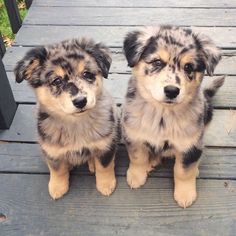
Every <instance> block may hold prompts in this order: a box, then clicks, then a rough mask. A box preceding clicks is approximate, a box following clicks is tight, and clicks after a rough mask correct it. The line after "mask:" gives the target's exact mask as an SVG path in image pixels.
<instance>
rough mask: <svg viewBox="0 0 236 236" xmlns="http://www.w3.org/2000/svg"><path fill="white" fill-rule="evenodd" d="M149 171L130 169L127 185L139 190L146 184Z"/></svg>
mask: <svg viewBox="0 0 236 236" xmlns="http://www.w3.org/2000/svg"><path fill="white" fill-rule="evenodd" d="M146 180H147V171H146V170H145V169H144V170H143V169H139V168H131V167H129V169H128V171H127V183H128V185H129V186H130V187H131V188H139V187H141V186H142V185H144V184H145V183H146Z"/></svg>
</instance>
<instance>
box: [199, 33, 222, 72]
mask: <svg viewBox="0 0 236 236" xmlns="http://www.w3.org/2000/svg"><path fill="white" fill-rule="evenodd" d="M195 37H196V42H197V44H198V47H199V49H200V50H201V52H202V56H203V60H204V63H205V66H206V70H207V74H208V75H213V72H214V69H215V67H216V65H217V64H218V62H219V61H220V59H221V52H220V49H219V48H218V47H217V46H216V45H215V44H214V43H213V41H212V40H211V39H210V38H208V37H207V36H205V35H202V34H198V35H195Z"/></svg>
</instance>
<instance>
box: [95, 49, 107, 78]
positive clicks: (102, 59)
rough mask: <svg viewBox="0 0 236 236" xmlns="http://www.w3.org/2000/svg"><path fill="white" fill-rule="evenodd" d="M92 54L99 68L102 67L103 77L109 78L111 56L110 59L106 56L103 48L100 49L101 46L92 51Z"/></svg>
mask: <svg viewBox="0 0 236 236" xmlns="http://www.w3.org/2000/svg"><path fill="white" fill-rule="evenodd" d="M91 54H92V56H93V57H94V59H95V61H96V62H97V64H98V66H99V68H100V69H101V71H102V75H103V77H104V78H107V77H108V72H109V69H110V65H111V63H110V61H109V59H110V58H109V59H108V56H106V55H105V54H104V53H103V52H102V51H101V50H99V47H98V48H95V50H94V51H92V53H91Z"/></svg>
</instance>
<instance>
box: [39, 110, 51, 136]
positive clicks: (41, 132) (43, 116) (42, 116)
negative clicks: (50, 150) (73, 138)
mask: <svg viewBox="0 0 236 236" xmlns="http://www.w3.org/2000/svg"><path fill="white" fill-rule="evenodd" d="M48 118H49V114H48V113H46V112H39V113H38V123H37V129H38V134H39V136H40V137H41V138H42V140H45V139H47V138H48V135H47V134H46V133H45V132H44V130H43V128H42V122H43V121H44V120H46V119H48Z"/></svg>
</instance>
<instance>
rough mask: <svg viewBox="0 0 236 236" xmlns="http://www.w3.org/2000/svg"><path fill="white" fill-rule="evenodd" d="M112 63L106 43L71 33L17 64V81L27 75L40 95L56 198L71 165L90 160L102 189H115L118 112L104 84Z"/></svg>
mask: <svg viewBox="0 0 236 236" xmlns="http://www.w3.org/2000/svg"><path fill="white" fill-rule="evenodd" d="M110 64H111V57H110V53H109V50H108V48H107V47H106V46H104V45H103V44H101V43H94V42H93V41H92V40H87V39H81V40H79V39H72V40H67V41H63V42H61V43H58V44H54V45H49V46H45V47H40V48H35V49H32V50H30V51H29V52H28V53H27V54H26V55H25V57H24V58H23V59H22V60H21V61H19V62H18V64H17V66H16V68H15V74H16V81H17V82H18V83H20V82H22V81H23V80H27V81H28V83H29V84H30V86H31V87H32V88H33V89H34V91H35V93H36V96H37V100H38V135H39V144H40V146H41V148H42V151H43V153H44V156H45V160H46V162H47V164H48V167H49V170H50V180H49V185H48V188H49V193H50V195H51V197H52V198H53V199H58V198H60V197H62V196H63V195H64V194H65V193H66V192H67V191H68V189H69V171H70V169H71V168H72V167H74V166H76V165H80V164H82V163H84V162H87V161H88V164H89V169H90V171H92V172H95V175H96V186H97V189H98V191H100V192H101V193H102V194H103V195H110V194H111V193H112V192H113V191H114V189H115V186H116V179H115V173H114V157H115V149H116V138H117V115H116V110H115V104H114V102H113V99H112V97H111V96H110V95H109V93H108V92H107V91H106V90H105V89H104V88H103V78H107V77H108V71H109V68H110Z"/></svg>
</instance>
